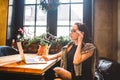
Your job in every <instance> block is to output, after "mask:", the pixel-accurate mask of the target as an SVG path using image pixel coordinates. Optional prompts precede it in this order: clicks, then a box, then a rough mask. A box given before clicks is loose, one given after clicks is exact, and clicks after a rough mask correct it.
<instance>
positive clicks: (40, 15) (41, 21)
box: [36, 6, 47, 25]
mask: <svg viewBox="0 0 120 80" xmlns="http://www.w3.org/2000/svg"><path fill="white" fill-rule="evenodd" d="M36 25H47V13H45V12H43V11H42V10H41V8H40V7H39V6H37V21H36Z"/></svg>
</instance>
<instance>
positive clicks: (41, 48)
mask: <svg viewBox="0 0 120 80" xmlns="http://www.w3.org/2000/svg"><path fill="white" fill-rule="evenodd" d="M47 54H48V45H39V48H38V52H37V55H40V56H41V55H47Z"/></svg>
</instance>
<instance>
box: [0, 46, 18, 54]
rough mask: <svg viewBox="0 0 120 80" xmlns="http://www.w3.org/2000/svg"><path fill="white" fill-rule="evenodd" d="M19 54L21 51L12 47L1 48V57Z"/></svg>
mask: <svg viewBox="0 0 120 80" xmlns="http://www.w3.org/2000/svg"><path fill="white" fill-rule="evenodd" d="M18 53H19V51H18V50H17V49H15V48H12V47H10V46H0V56H7V55H13V54H18Z"/></svg>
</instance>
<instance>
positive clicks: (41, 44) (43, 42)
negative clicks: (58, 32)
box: [23, 33, 56, 55]
mask: <svg viewBox="0 0 120 80" xmlns="http://www.w3.org/2000/svg"><path fill="white" fill-rule="evenodd" d="M55 40H56V37H55V36H53V35H52V34H50V33H47V34H46V33H43V34H42V35H40V36H36V37H33V38H32V39H29V40H24V41H23V46H24V51H25V52H32V53H33V52H34V53H37V54H38V55H41V53H43V54H44V52H43V51H45V49H48V48H49V47H50V45H51V44H52V43H53V42H54V41H55ZM43 48H45V49H43Z"/></svg>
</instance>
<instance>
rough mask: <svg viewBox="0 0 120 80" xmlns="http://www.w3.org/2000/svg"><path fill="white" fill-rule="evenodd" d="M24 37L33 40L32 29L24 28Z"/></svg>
mask: <svg viewBox="0 0 120 80" xmlns="http://www.w3.org/2000/svg"><path fill="white" fill-rule="evenodd" d="M24 31H25V32H24V37H25V38H33V37H34V35H35V34H34V27H24Z"/></svg>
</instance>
